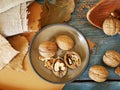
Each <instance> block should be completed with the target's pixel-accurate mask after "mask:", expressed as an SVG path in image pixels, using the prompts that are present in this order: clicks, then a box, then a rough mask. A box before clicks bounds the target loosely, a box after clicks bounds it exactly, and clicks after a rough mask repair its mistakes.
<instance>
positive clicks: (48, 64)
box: [44, 58, 55, 70]
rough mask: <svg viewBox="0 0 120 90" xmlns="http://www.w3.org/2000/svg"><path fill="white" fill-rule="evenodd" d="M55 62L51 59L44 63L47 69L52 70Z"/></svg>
mask: <svg viewBox="0 0 120 90" xmlns="http://www.w3.org/2000/svg"><path fill="white" fill-rule="evenodd" d="M54 60H55V59H54V58H50V59H48V60H46V61H45V63H44V66H45V67H46V68H48V69H49V70H52V69H53V63H54Z"/></svg>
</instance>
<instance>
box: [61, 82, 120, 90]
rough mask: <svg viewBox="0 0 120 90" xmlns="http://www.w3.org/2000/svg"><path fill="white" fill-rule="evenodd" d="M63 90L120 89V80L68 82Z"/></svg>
mask: <svg viewBox="0 0 120 90" xmlns="http://www.w3.org/2000/svg"><path fill="white" fill-rule="evenodd" d="M63 90H120V82H116V81H115V82H104V83H95V82H81V83H71V84H66V86H65V87H64V88H63Z"/></svg>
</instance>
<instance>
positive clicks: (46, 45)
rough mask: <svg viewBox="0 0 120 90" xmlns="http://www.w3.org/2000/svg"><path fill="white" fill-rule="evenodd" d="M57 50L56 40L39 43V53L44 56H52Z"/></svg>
mask: <svg viewBox="0 0 120 90" xmlns="http://www.w3.org/2000/svg"><path fill="white" fill-rule="evenodd" d="M56 52H57V45H56V43H55V42H51V41H44V42H42V43H40V45H39V53H40V55H41V56H43V57H52V56H54V55H55V54H56Z"/></svg>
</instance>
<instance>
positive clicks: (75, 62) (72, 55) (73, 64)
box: [64, 51, 81, 69]
mask: <svg viewBox="0 0 120 90" xmlns="http://www.w3.org/2000/svg"><path fill="white" fill-rule="evenodd" d="M64 62H65V64H66V65H67V66H68V67H69V68H71V69H76V68H78V67H79V66H80V65H81V57H80V56H79V55H78V54H77V53H76V52H73V51H67V52H66V54H65V56H64Z"/></svg>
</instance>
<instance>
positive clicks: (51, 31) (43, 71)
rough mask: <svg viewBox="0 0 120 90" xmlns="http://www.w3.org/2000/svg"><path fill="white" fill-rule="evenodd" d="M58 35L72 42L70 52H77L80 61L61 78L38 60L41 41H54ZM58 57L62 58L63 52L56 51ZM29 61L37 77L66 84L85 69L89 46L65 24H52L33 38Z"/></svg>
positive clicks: (83, 38)
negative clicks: (68, 37) (66, 37)
mask: <svg viewBox="0 0 120 90" xmlns="http://www.w3.org/2000/svg"><path fill="white" fill-rule="evenodd" d="M58 35H68V36H70V37H71V38H72V39H73V40H74V43H75V45H74V48H73V49H72V50H71V51H75V52H77V53H78V54H79V55H80V57H81V60H82V64H81V66H80V67H78V68H77V69H69V68H68V72H67V74H66V75H65V76H64V77H63V78H59V77H56V76H55V75H54V74H53V73H52V71H51V70H49V69H47V68H46V67H44V62H42V61H40V60H39V51H38V47H39V44H40V43H41V42H43V41H48V40H49V41H55V38H56V37H57V36H58ZM58 52H59V56H61V57H63V52H60V50H58ZM29 59H30V63H31V66H32V67H33V70H34V71H35V72H36V73H37V75H38V76H40V77H42V78H43V79H45V80H47V81H49V82H52V83H66V82H69V81H72V80H74V79H76V78H77V77H78V76H79V75H80V74H81V73H82V72H83V71H84V70H85V68H86V66H87V64H88V61H89V46H88V43H87V41H86V39H85V37H84V36H83V34H82V33H81V32H78V31H77V30H76V29H75V28H73V27H71V26H69V25H65V24H53V25H49V26H46V27H44V28H43V29H42V30H40V31H39V32H38V33H37V34H36V35H35V36H34V38H33V40H32V42H31V45H30V49H29Z"/></svg>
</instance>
